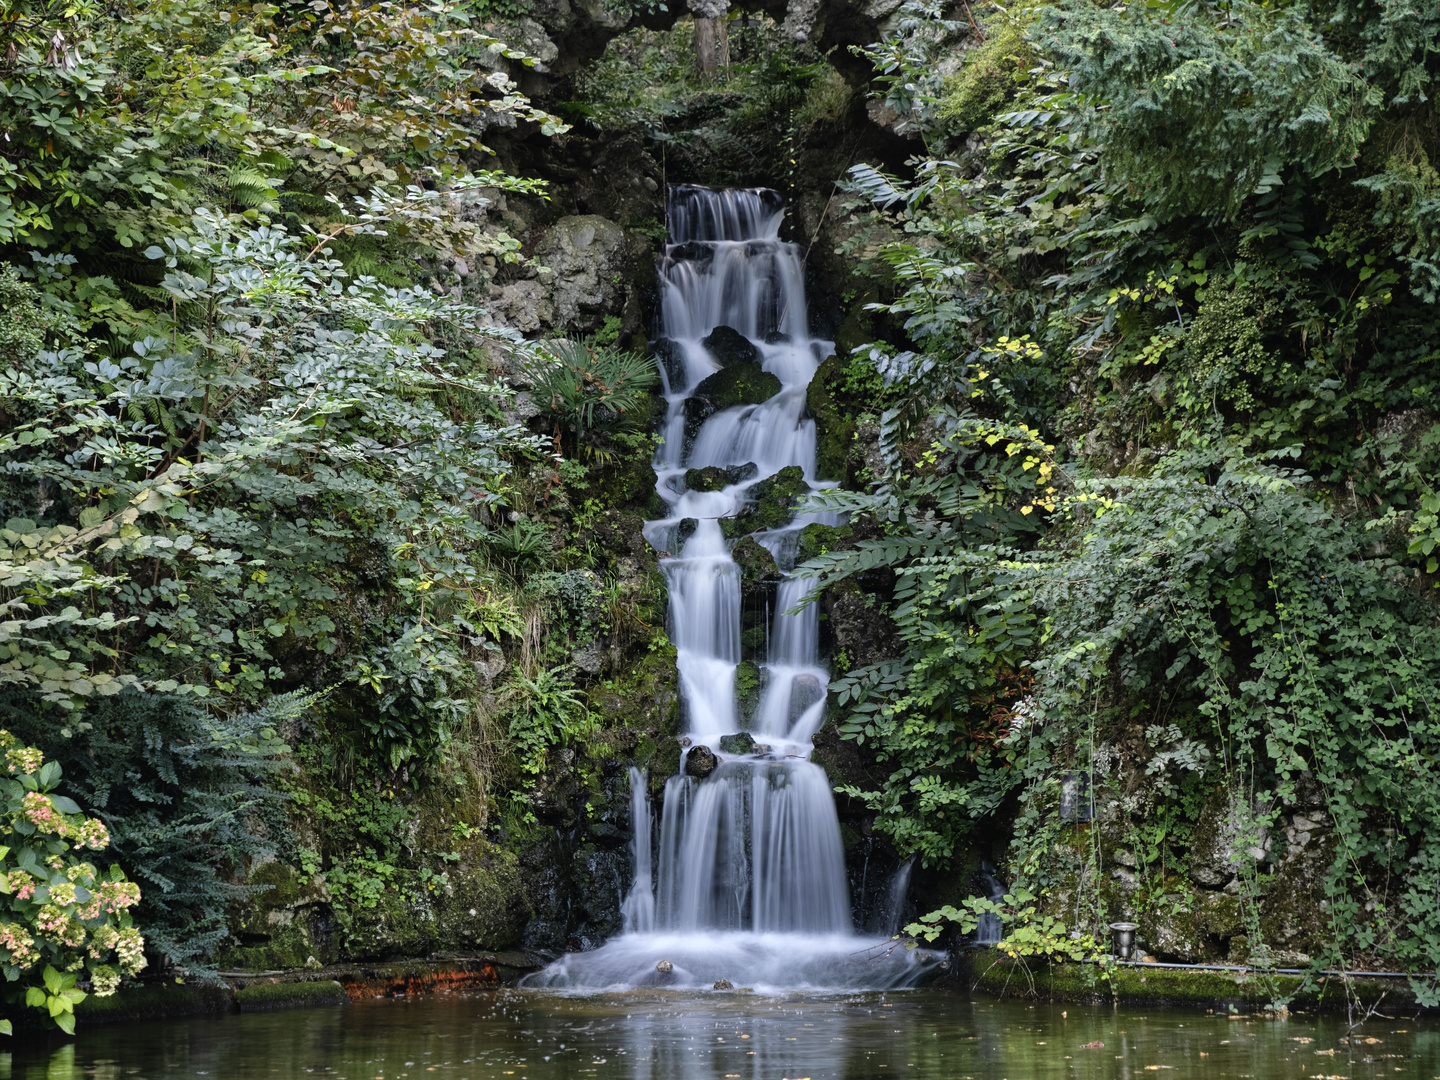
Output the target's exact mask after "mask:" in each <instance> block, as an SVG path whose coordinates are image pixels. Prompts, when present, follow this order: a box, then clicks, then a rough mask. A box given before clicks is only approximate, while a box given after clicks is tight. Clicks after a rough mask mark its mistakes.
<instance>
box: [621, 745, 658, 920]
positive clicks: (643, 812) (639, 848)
mask: <svg viewBox="0 0 1440 1080" xmlns="http://www.w3.org/2000/svg"><path fill="white" fill-rule="evenodd" d="M647 780H648V778H647V777H646V775H645V774H644V773H643V772H641V771H640V770H639V769H637V768H635V767H634V766H631V768H630V829H631V841H630V850H631V852H632V853H633V854H634V856H635V881H634V884H632V885H631V886H630V891H629V893H627V894H626V896H625V900H624V902H623V903H622V904H621V905H620V917H621V919H622V920H623V922H622V925H623V926H624V928H625V933H627V934H648V933H649V932H650V931H651V930H653V929H655V887H654V885H653V884H652V883H651V877H650V862H651V859H650V830H651V824H650V799H649V797H648V795H647V793H646V787H647Z"/></svg>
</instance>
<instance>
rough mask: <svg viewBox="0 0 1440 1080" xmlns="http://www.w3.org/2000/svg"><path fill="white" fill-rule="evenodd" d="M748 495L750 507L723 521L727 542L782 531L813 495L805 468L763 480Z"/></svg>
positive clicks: (788, 469)
mask: <svg viewBox="0 0 1440 1080" xmlns="http://www.w3.org/2000/svg"><path fill="white" fill-rule="evenodd" d="M748 494H749V497H750V502H749V504H748V505H747V506H746V507H745V508H744V509H743V510H741V511H740V513H739V514H737V515H735V516H734V517H733V518H724V519H722V520H721V522H720V528H721V530H722V531H723V532H724V534H725V537H726V539H729V540H734V539H738V538H739V537H741V536H746V535H748V534H749V533H753V532H760V531H762V530H767V529H778V528H780V527H781V526H782V525H784V524H786V523H787V522H788V521H789V520H790V519H791V518H792V517H794V516H795V508H796V507H797V506H798V505H799V504H800V503H801V502H802V501H803V500H804V499H805V497H806V496H807V495H809V494H810V485H809V484H807V483H806V482H805V470H804V469H802V468H800V466H799V465H789V466H786V467H785V468H783V469H781V470H780V471H779V472H778V473H776V474H775V475H774V476H767V477H766V478H765V479H764V480H761V481H760V482H759V483H758V484H756V485H755V486H754V487H752V488H751V489H750V491H749V493H748Z"/></svg>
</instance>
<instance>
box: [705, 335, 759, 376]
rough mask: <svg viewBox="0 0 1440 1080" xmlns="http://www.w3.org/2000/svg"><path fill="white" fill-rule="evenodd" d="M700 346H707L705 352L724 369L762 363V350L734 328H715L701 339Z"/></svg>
mask: <svg viewBox="0 0 1440 1080" xmlns="http://www.w3.org/2000/svg"><path fill="white" fill-rule="evenodd" d="M700 344H701V345H703V346H705V351H706V352H708V353H709V354H710V356H711V358H712V359H714V361H715V362H716V363H717V364H719V365H720V366H721V367H722V368H723V367H730V366H731V365H732V364H758V363H759V362H760V350H759V349H757V348H756V347H755V343H754V342H752V341H751V340H750V339H749V338H747V337H746V336H745V335H744V334H742V333H740V331H739V330H736V329H734V328H733V327H729V326H717V327H715V329H714V330H711V331H710V333H709V334H708V335H706V336H705V337H704V338H702V339H701V341H700Z"/></svg>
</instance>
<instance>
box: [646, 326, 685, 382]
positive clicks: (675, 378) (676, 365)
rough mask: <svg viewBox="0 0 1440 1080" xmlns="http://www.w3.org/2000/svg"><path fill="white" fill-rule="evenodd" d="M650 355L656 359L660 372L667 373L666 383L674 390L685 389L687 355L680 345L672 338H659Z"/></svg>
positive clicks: (654, 342)
mask: <svg viewBox="0 0 1440 1080" xmlns="http://www.w3.org/2000/svg"><path fill="white" fill-rule="evenodd" d="M650 355H651V356H653V357H654V358H655V362H656V364H658V365H659V367H660V370H661V371H663V372H664V373H665V381H666V382H667V383H669V384H670V387H671V388H672V389H683V388H684V386H685V353H684V352H683V351H681V348H680V343H679V342H678V341H674V340H672V339H670V338H658V339H656V340H655V341H653V342H651V344H650Z"/></svg>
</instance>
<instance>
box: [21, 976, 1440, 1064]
mask: <svg viewBox="0 0 1440 1080" xmlns="http://www.w3.org/2000/svg"><path fill="white" fill-rule="evenodd" d="M1344 1034H1345V1024H1344V1022H1343V1021H1342V1020H1340V1019H1338V1018H1335V1017H1328V1016H1326V1017H1315V1016H1293V1017H1291V1018H1290V1019H1289V1020H1285V1021H1273V1020H1264V1019H1260V1018H1241V1019H1227V1018H1225V1017H1223V1016H1216V1015H1207V1014H1205V1013H1203V1012H1189V1011H1160V1010H1151V1011H1148V1012H1132V1011H1120V1010H1115V1009H1113V1008H1109V1007H1104V1006H1087V1005H1078V1006H1077V1005H1064V1006H1061V1005H1035V1006H1033V1007H1032V1006H1027V1005H1025V1004H1017V1003H1014V1002H991V1001H986V1000H977V1001H972V1000H971V999H970V998H969V997H968V996H966V995H954V994H949V993H943V992H936V991H923V990H922V991H907V992H900V993H894V992H892V993H887V994H847V995H837V996H832V997H816V996H814V995H807V996H804V997H801V996H775V997H759V996H756V995H741V994H724V993H715V994H704V995H696V994H684V995H682V994H678V993H675V992H667V991H639V992H631V993H626V994H615V995H601V996H592V997H569V998H567V997H556V996H554V995H551V994H546V993H542V992H533V991H496V992H484V993H480V992H476V993H453V994H447V995H443V996H435V997H423V998H415V999H410V1000H404V999H390V1000H377V1001H373V1002H364V1003H361V1004H353V1005H346V1006H338V1007H333V1008H328V1009H310V1010H301V1011H293V1012H275V1013H259V1014H249V1015H240V1016H226V1017H213V1018H202V1019H193V1020H178V1021H169V1022H163V1023H162V1022H156V1023H147V1024H132V1025H116V1026H114V1027H104V1028H95V1029H91V1030H89V1031H85V1032H82V1036H81V1038H80V1040H79V1042H78V1043H75V1044H71V1045H68V1046H65V1047H62V1048H60V1049H59V1050H52V1051H44V1052H38V1051H37V1052H30V1053H25V1052H22V1051H19V1050H17V1051H16V1052H15V1053H14V1054H13V1055H12V1054H0V1078H3V1077H37V1078H38V1077H44V1078H46V1080H71V1078H72V1077H73V1078H76V1080H82V1078H83V1080H108V1078H115V1080H120V1078H122V1077H123V1078H142V1080H159V1078H161V1077H165V1078H170V1077H196V1076H209V1077H218V1078H224V1080H251V1078H255V1080H260V1078H263V1080H275V1078H277V1077H282V1078H287V1077H297V1078H311V1077H314V1078H319V1077H325V1078H327V1080H340V1078H344V1080H380V1078H383V1080H400V1078H408V1080H422V1078H423V1080H430V1078H431V1077H434V1078H435V1080H440V1078H442V1077H443V1078H448V1080H511V1078H513V1080H559V1078H561V1077H565V1078H571V1077H574V1078H586V1080H588V1078H596V1080H604V1078H607V1077H614V1078H622V1077H623V1078H627V1080H799V1078H802V1077H808V1078H810V1080H841V1078H843V1080H871V1078H884V1077H895V1078H904V1080H942V1078H943V1080H965V1078H971V1080H1052V1078H1053V1080H1062V1078H1063V1080H1102V1078H1105V1080H1108V1078H1116V1080H1132V1078H1133V1080H1150V1078H1154V1080H1188V1078H1199V1077H1205V1078H1207V1080H1208V1078H1216V1077H1225V1078H1230V1077H1237V1078H1253V1080H1278V1078H1282V1077H1283V1078H1286V1080H1290V1078H1294V1080H1322V1078H1339V1077H1346V1078H1353V1080H1362V1078H1364V1080H1380V1078H1382V1077H1384V1078H1386V1080H1391V1078H1409V1077H1424V1078H1426V1080H1429V1078H1432V1077H1436V1076H1440V1024H1437V1023H1435V1022H1434V1021H1427V1020H1423V1019H1422V1020H1419V1021H1410V1020H1393V1021H1377V1020H1372V1021H1371V1022H1370V1023H1368V1024H1366V1025H1365V1027H1364V1028H1362V1029H1360V1030H1359V1031H1358V1032H1357V1033H1356V1041H1355V1045H1354V1047H1353V1049H1352V1047H1351V1046H1349V1045H1347V1044H1344V1043H1342V1042H1341V1041H1340V1039H1341V1038H1342V1037H1343V1036H1344ZM1369 1040H1374V1041H1373V1042H1372V1041H1369ZM1102 1042H1103V1043H1104V1046H1103V1047H1101V1046H1087V1045H1086V1044H1093V1043H1102Z"/></svg>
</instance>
